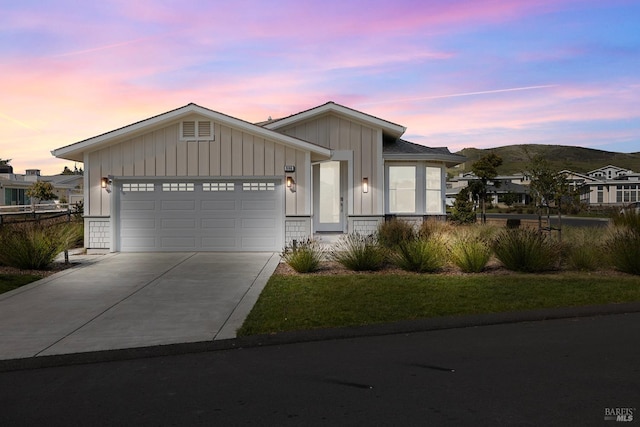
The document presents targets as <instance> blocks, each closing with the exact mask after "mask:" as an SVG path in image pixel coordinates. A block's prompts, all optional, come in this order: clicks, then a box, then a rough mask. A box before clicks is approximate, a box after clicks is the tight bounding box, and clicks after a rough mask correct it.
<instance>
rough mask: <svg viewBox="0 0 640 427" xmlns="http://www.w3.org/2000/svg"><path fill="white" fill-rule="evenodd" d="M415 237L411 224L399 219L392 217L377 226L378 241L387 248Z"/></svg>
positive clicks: (394, 246)
mask: <svg viewBox="0 0 640 427" xmlns="http://www.w3.org/2000/svg"><path fill="white" fill-rule="evenodd" d="M415 237H416V230H415V229H414V228H413V225H411V224H409V223H408V222H406V221H403V220H401V219H395V218H393V219H391V220H389V221H385V222H383V223H381V224H380V225H379V226H378V243H379V244H380V245H382V246H384V247H385V248H388V249H393V248H396V247H397V246H398V245H400V244H402V243H403V242H408V241H410V240H413V239H415Z"/></svg>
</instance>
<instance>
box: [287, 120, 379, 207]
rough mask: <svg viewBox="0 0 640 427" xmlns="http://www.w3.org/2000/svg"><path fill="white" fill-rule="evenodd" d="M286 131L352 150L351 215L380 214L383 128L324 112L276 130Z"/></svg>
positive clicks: (307, 139) (290, 134)
mask: <svg viewBox="0 0 640 427" xmlns="http://www.w3.org/2000/svg"><path fill="white" fill-rule="evenodd" d="M278 131H279V132H282V133H285V134H287V135H289V136H293V137H296V138H299V139H303V140H305V141H309V142H312V143H314V144H318V145H321V146H323V147H325V148H329V149H332V150H341V151H343V150H351V151H353V185H354V191H353V214H354V215H375V214H379V213H380V212H378V211H379V207H381V206H382V202H381V201H382V197H383V195H382V188H383V186H382V182H381V181H382V176H383V175H382V173H381V171H379V170H378V169H379V164H378V160H379V159H380V158H381V157H382V153H381V150H382V130H381V129H374V128H371V127H369V126H365V125H363V124H360V123H357V122H354V121H351V120H348V119H345V118H342V117H338V116H336V115H332V114H327V115H325V116H322V117H319V118H314V119H310V120H307V121H305V122H302V123H297V124H295V125H291V126H289V127H284V128H282V129H278ZM363 178H367V179H368V180H369V192H367V193H363V192H362V188H361V183H362V179H363Z"/></svg>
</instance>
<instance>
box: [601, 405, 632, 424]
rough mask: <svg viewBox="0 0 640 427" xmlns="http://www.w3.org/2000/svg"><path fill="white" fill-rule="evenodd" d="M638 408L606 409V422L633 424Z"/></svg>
mask: <svg viewBox="0 0 640 427" xmlns="http://www.w3.org/2000/svg"><path fill="white" fill-rule="evenodd" d="M635 411H636V408H604V420H605V421H619V422H627V423H628V422H631V421H633V415H634V413H635Z"/></svg>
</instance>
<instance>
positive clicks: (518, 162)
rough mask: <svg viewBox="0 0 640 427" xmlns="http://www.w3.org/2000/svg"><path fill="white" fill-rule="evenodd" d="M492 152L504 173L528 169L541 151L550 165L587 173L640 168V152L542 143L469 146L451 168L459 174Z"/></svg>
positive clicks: (635, 170) (557, 168) (499, 170)
mask: <svg viewBox="0 0 640 427" xmlns="http://www.w3.org/2000/svg"><path fill="white" fill-rule="evenodd" d="M489 153H495V154H497V155H498V156H500V157H502V166H500V167H499V168H498V173H499V174H501V175H509V174H513V173H518V172H522V171H524V170H526V169H527V165H528V164H529V156H535V155H538V154H541V155H542V156H544V158H545V159H547V161H548V162H549V165H550V166H551V167H552V168H553V169H556V170H563V169H568V170H571V171H573V172H579V173H585V172H589V171H592V170H594V169H598V168H601V167H603V166H607V165H614V166H618V167H621V168H625V169H631V170H632V171H634V172H640V152H637V153H615V152H611V151H603V150H595V149H593V148H583V147H572V146H566V145H540V144H525V145H506V146H503V147H496V148H488V149H479V148H465V149H463V150H461V151H458V152H457V153H456V154H461V155H463V156H465V157H466V158H467V161H466V162H465V163H463V164H461V165H459V166H456V167H455V168H453V169H450V172H451V173H453V174H455V175H457V174H459V173H463V172H469V171H471V165H472V164H473V162H475V161H476V160H478V159H480V158H481V157H483V156H486V155H487V154H489ZM527 153H529V155H527Z"/></svg>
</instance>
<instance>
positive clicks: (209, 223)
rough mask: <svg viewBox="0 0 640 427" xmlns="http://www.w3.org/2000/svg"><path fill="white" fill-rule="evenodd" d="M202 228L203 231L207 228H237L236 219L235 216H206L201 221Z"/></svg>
mask: <svg viewBox="0 0 640 427" xmlns="http://www.w3.org/2000/svg"><path fill="white" fill-rule="evenodd" d="M200 224H201V226H200V227H201V228H202V230H203V231H206V230H210V229H213V230H219V229H222V230H229V229H235V228H236V219H235V218H206V219H203V220H201V221H200Z"/></svg>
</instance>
